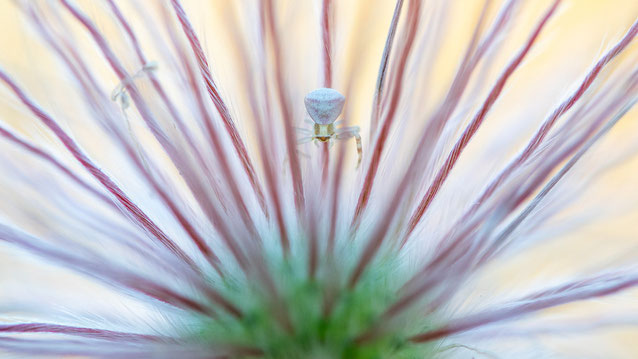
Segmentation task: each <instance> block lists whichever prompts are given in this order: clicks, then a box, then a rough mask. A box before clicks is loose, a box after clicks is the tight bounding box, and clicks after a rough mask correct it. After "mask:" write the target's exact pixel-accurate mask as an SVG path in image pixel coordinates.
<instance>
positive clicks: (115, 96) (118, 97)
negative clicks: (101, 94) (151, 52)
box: [111, 61, 157, 110]
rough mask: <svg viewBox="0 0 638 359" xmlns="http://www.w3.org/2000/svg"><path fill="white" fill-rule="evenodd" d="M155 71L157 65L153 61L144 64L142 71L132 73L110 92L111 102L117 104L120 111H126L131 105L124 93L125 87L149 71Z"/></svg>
mask: <svg viewBox="0 0 638 359" xmlns="http://www.w3.org/2000/svg"><path fill="white" fill-rule="evenodd" d="M155 70H157V63H156V62H155V61H152V62H149V63H147V64H144V66H143V67H142V69H140V70H139V71H137V72H136V73H134V74H133V75H131V76H129V77H127V78H125V79H124V80H122V81H121V82H120V83H119V84H118V85H117V86H116V87H115V89H113V91H112V92H111V100H112V101H115V102H119V103H120V106H121V107H122V110H126V109H127V108H128V107H129V106H130V105H131V99H130V98H129V95H128V93H127V92H126V86H128V85H129V84H131V83H133V81H134V80H135V79H138V78H140V77H143V76H144V75H146V74H147V73H148V72H150V71H155Z"/></svg>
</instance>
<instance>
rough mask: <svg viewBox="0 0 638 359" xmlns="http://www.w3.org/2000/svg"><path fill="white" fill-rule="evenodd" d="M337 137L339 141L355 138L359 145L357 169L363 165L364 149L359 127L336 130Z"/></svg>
mask: <svg viewBox="0 0 638 359" xmlns="http://www.w3.org/2000/svg"><path fill="white" fill-rule="evenodd" d="M335 137H336V138H337V139H338V140H346V139H348V138H351V137H354V139H355V141H356V143H357V155H358V159H357V167H356V168H359V165H361V157H363V149H362V146H361V136H360V135H359V126H352V127H341V128H337V129H336V130H335Z"/></svg>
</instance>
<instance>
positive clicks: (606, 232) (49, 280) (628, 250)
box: [0, 0, 638, 359]
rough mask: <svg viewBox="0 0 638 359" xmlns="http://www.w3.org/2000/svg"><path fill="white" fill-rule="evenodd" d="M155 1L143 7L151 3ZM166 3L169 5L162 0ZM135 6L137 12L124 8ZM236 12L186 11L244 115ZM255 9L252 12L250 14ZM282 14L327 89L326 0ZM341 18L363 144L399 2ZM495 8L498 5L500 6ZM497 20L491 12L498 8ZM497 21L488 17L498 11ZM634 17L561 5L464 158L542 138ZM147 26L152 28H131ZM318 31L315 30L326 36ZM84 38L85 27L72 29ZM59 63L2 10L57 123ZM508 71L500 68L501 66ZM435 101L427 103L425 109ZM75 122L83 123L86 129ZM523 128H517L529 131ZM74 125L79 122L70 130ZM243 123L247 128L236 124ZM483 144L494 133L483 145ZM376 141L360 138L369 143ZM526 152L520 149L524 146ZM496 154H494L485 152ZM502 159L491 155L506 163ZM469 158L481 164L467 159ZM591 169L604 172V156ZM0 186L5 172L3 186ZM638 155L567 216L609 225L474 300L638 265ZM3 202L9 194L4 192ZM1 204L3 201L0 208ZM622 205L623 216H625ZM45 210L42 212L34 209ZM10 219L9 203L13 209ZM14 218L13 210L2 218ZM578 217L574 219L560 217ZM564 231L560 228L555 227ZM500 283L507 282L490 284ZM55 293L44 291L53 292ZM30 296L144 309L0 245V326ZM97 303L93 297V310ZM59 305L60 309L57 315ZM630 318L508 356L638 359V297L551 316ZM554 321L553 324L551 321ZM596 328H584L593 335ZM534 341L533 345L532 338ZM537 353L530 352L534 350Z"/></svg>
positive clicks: (513, 266)
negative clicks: (600, 167) (604, 212)
mask: <svg viewBox="0 0 638 359" xmlns="http://www.w3.org/2000/svg"><path fill="white" fill-rule="evenodd" d="M154 1H156V0H149V1H148V2H146V1H141V3H145V4H146V3H148V4H152V3H153V2H154ZM157 1H159V0H157ZM523 2H524V3H525V5H524V6H523V7H522V8H521V11H520V13H519V14H518V17H517V21H516V22H515V24H514V26H513V27H512V29H511V32H510V33H509V35H508V36H507V38H505V39H503V43H502V44H501V46H502V47H501V51H500V52H499V53H498V54H497V55H496V56H495V57H494V58H493V61H495V62H497V63H503V64H504V63H506V61H508V59H509V58H510V57H511V55H512V54H513V53H514V52H515V51H516V50H517V49H518V48H519V47H520V45H521V43H522V42H523V41H524V39H525V38H526V37H527V34H528V32H529V29H530V27H531V26H532V25H533V24H534V23H535V22H536V21H537V19H538V18H539V16H540V14H541V13H542V12H543V11H544V9H545V8H546V7H547V5H548V4H549V3H550V1H547V0H526V1H523ZM77 3H78V4H81V5H82V7H83V9H85V10H86V11H87V12H88V13H89V14H90V15H91V16H94V17H95V19H97V23H98V24H99V25H100V27H101V28H102V29H103V30H104V31H105V32H109V31H114V28H113V23H112V22H111V20H109V19H105V18H101V16H102V15H101V14H102V13H103V6H102V5H100V1H99V0H78V1H77ZM119 3H121V4H122V5H123V6H124V7H125V8H126V7H127V5H130V4H129V1H119ZM238 3H240V1H228V0H208V1H204V0H190V1H186V0H185V1H184V5H185V8H186V11H187V13H189V15H190V16H191V19H192V21H193V22H194V25H195V28H196V29H197V30H198V31H199V32H200V35H201V37H202V39H203V41H205V44H204V46H205V48H206V49H207V52H208V54H209V58H210V59H211V60H212V67H213V69H214V72H215V75H216V76H217V77H218V79H219V83H220V84H221V87H222V88H223V90H224V92H225V93H226V96H227V98H228V99H229V101H230V102H231V104H232V106H233V107H234V108H235V109H239V110H237V111H238V112H239V115H240V116H241V111H242V108H246V99H245V98H242V95H241V94H242V89H241V78H240V77H238V75H237V74H238V73H241V69H240V68H239V65H238V63H239V62H238V61H237V60H236V58H237V56H238V53H237V48H236V46H235V44H234V41H235V40H234V39H235V36H237V35H238V34H241V33H238V32H237V31H238V29H241V27H238V25H237V22H238V21H239V22H240V23H241V24H244V23H243V22H242V21H244V20H245V19H242V15H243V14H242V13H241V9H242V7H241V6H236V5H237V4H238ZM242 3H249V2H242ZM276 3H278V4H281V6H280V7H279V9H280V14H279V16H280V20H281V24H282V25H281V26H282V27H283V29H284V33H285V38H286V41H285V43H284V48H285V50H284V51H285V55H286V61H287V69H288V71H290V72H291V73H293V74H295V75H294V76H291V78H290V79H289V81H293V82H295V86H296V88H297V89H298V90H299V98H302V97H303V95H304V94H305V93H306V92H307V91H309V90H311V89H313V88H314V87H317V86H316V84H317V81H318V79H319V77H320V75H321V74H320V73H319V70H318V69H319V64H320V58H318V57H316V56H310V55H309V54H313V55H314V54H316V53H317V52H316V47H317V46H318V45H317V44H318V41H319V38H318V37H317V34H316V27H315V26H316V21H317V19H316V15H317V13H318V12H319V6H318V4H317V2H316V1H310V0H290V1H287V2H285V1H281V0H279V1H276ZM335 3H337V4H338V5H337V6H336V19H337V21H336V24H335V31H336V34H337V35H336V43H335V53H334V62H335V86H334V87H336V88H343V87H344V86H345V84H346V82H347V81H348V79H349V78H352V80H353V81H354V82H353V83H354V91H353V95H352V96H351V97H350V98H348V106H349V111H351V114H352V118H353V119H358V120H355V122H358V123H359V125H361V127H362V133H364V134H365V133H367V126H366V120H367V119H368V118H369V113H370V112H369V111H370V106H369V104H370V101H371V96H372V91H371V88H372V87H373V86H374V82H375V81H376V71H377V68H378V61H379V58H380V54H381V51H382V49H383V44H384V41H385V34H386V30H387V27H388V23H389V21H390V19H391V15H392V9H393V6H394V1H390V0H360V1H356V0H340V1H335ZM481 4H482V1H474V0H457V1H454V5H453V6H452V9H451V12H450V13H449V14H448V17H447V19H446V20H445V21H446V23H445V24H446V25H445V31H446V33H445V36H444V37H443V38H442V39H443V41H442V42H441V43H440V44H438V47H437V48H436V52H437V55H438V60H437V61H436V68H435V69H434V70H433V71H432V72H431V81H430V82H428V83H423V84H416V87H419V86H426V87H427V89H428V93H430V94H431V96H432V98H437V97H438V96H440V94H441V92H442V91H444V89H445V86H446V85H447V83H448V81H449V79H450V76H451V74H452V73H453V71H454V68H455V66H456V64H457V62H456V60H455V59H457V58H458V57H459V56H460V55H461V54H462V52H463V50H464V46H465V44H466V42H467V39H468V38H469V37H470V35H471V33H470V30H471V29H472V27H473V26H474V23H475V21H476V18H477V14H478V11H479V9H480V6H481ZM493 8H494V6H493ZM493 10H494V9H493ZM493 12H494V11H492V13H493ZM636 18H638V2H637V1H636V0H565V1H564V3H563V5H562V6H561V10H560V12H559V14H558V15H557V16H555V18H554V19H552V21H551V23H550V25H549V26H548V27H547V28H546V30H545V31H544V32H543V35H542V37H541V40H540V42H539V44H538V45H537V46H536V47H535V49H534V51H533V53H532V54H531V56H530V57H529V58H528V59H527V60H526V63H525V64H524V66H522V67H521V69H520V70H519V71H517V73H516V74H515V76H514V77H513V78H512V80H511V82H510V86H508V88H507V89H506V91H505V93H504V94H503V96H502V97H501V99H500V100H499V102H498V103H497V105H496V106H495V108H494V109H493V110H492V112H491V114H490V117H489V119H488V121H487V123H486V125H485V127H486V129H485V130H484V131H483V132H480V133H479V135H477V138H476V139H475V140H473V142H472V144H471V145H470V147H468V150H467V152H469V153H472V149H473V148H477V149H478V148H489V146H490V139H491V138H492V137H490V136H493V135H494V133H497V132H496V131H499V129H501V128H502V129H504V130H503V131H501V133H507V128H508V126H528V127H529V131H530V133H531V131H533V130H534V129H535V128H536V126H537V125H538V123H540V121H541V120H542V119H543V118H544V117H545V116H546V115H547V114H548V113H549V112H550V110H551V109H552V108H553V106H554V105H555V104H556V103H557V101H558V99H560V98H561V97H564V95H565V94H566V93H567V91H568V90H569V89H571V88H572V87H571V86H573V84H574V83H576V82H577V81H579V79H581V78H582V76H583V74H584V72H585V71H586V70H587V69H588V67H589V66H591V65H592V64H593V63H594V61H595V60H596V59H597V58H598V57H599V56H600V55H601V54H602V53H603V52H604V51H606V49H608V48H609V47H610V45H611V44H613V43H615V42H616V41H617V40H618V39H619V38H620V36H622V34H623V33H624V32H625V31H626V29H627V28H628V27H629V26H630V25H631V23H632V22H633V21H634V20H635V19H636ZM133 25H134V26H139V27H143V24H141V23H140V24H136V23H134V24H133ZM317 26H318V25H317ZM76 30H77V29H76ZM79 39H80V40H81V42H82V43H79V44H78V46H87V48H89V49H93V46H92V44H91V43H90V42H89V41H88V40H87V38H86V37H79ZM635 42H636V43H634V44H633V45H632V46H631V47H630V49H629V50H628V51H627V52H626V53H625V55H623V58H627V59H634V60H635V59H637V58H638V57H637V56H636V55H637V54H638V46H637V45H638V41H635ZM102 62H103V60H102V59H100V58H98V57H96V71H98V72H100V73H102V76H103V78H104V80H105V81H107V82H108V81H110V83H112V86H113V87H115V86H116V83H117V82H116V80H115V79H114V78H113V75H112V74H111V73H110V72H108V71H106V67H105V66H103V64H102ZM52 63H53V62H52V58H51V56H50V55H49V53H48V51H47V50H46V48H44V47H43V46H42V45H41V44H40V43H39V42H38V41H37V39H36V36H35V35H34V32H33V31H31V30H30V29H29V28H28V25H27V24H26V23H25V22H24V20H23V17H22V16H21V15H20V13H19V11H18V10H17V9H16V8H15V6H14V5H13V3H12V1H9V0H0V65H1V66H3V67H4V68H6V69H7V70H8V71H10V72H11V73H12V74H13V75H14V77H15V78H17V79H19V82H21V83H22V84H23V85H25V87H26V88H27V89H28V90H29V91H30V92H32V93H33V94H34V96H35V97H36V98H37V99H38V100H40V101H41V103H42V104H43V105H44V106H45V107H46V108H48V109H50V110H51V111H52V112H53V113H56V111H60V112H63V111H62V109H65V108H69V106H73V100H74V99H73V98H69V97H68V96H65V86H66V84H65V83H64V78H63V77H62V76H60V74H58V73H56V68H55V67H54V66H52ZM495 68H497V69H498V68H499V66H495ZM6 94H7V92H6V91H4V89H2V90H0V121H2V122H6V123H9V124H11V125H12V126H14V127H15V128H16V129H17V130H19V131H20V132H21V133H23V134H24V135H25V136H31V137H34V138H39V140H42V141H44V140H46V137H47V135H45V134H43V133H42V132H41V130H40V128H39V127H38V126H36V125H34V123H33V121H32V120H30V119H29V116H28V114H27V113H26V111H25V110H24V109H22V108H21V107H20V106H16V105H15V103H16V102H15V100H13V98H12V97H10V96H7V95H6ZM431 104H432V101H427V100H424V106H431ZM519 106H524V107H525V108H526V109H529V113H527V114H526V117H525V118H524V119H521V118H519V117H512V116H510V113H513V112H515V110H516V108H517V107H519ZM76 120H77V119H76ZM517 120H524V122H523V124H522V125H521V121H518V122H517ZM68 121H69V122H72V121H73V120H72V119H68ZM239 122H240V123H241V120H240V121H239ZM481 134H484V135H481ZM75 135H76V137H78V138H79V139H80V141H81V142H82V143H83V145H85V146H86V147H87V148H88V149H89V152H90V153H92V154H93V155H95V156H97V157H99V156H101V152H100V151H101V148H100V139H99V138H94V137H91V134H90V133H75ZM367 142H368V140H367V139H366V138H364V144H365V143H367ZM521 144H522V142H521ZM485 146H487V147H485ZM601 146H602V147H605V146H609V148H623V149H626V150H627V151H628V153H631V151H632V150H633V152H634V153H635V152H636V150H638V111H637V110H636V109H634V110H633V111H632V112H631V113H629V114H628V115H627V116H626V118H625V119H624V120H622V122H621V124H620V125H619V126H618V127H617V128H616V129H614V130H613V132H612V133H611V134H610V136H608V137H607V138H606V139H605V140H604V143H602V144H601ZM499 155H501V154H500V153H495V154H494V156H499ZM470 156H471V155H470ZM589 160H593V161H605V160H606V157H605V156H604V152H602V154H600V155H598V157H594V158H590V159H589ZM0 175H1V174H0ZM637 183H638V156H631V155H628V156H627V157H626V158H624V160H623V161H622V162H621V163H617V164H614V166H613V167H611V168H610V169H609V171H607V172H606V173H605V174H603V175H601V176H599V177H597V179H596V181H594V182H593V183H591V184H590V185H591V186H590V188H589V189H588V190H587V191H584V192H583V193H582V197H581V198H580V199H579V200H577V201H576V202H574V204H573V205H572V206H570V211H574V212H578V211H579V209H580V208H589V207H591V206H594V207H595V206H597V205H598V204H600V203H602V202H604V203H605V204H606V205H607V206H608V207H610V208H612V209H615V210H614V211H610V212H609V214H608V216H606V217H605V218H599V217H597V218H587V213H586V212H585V213H580V215H582V218H583V219H582V220H581V221H580V222H577V225H574V226H573V228H571V229H570V230H569V231H567V232H566V233H558V234H557V235H556V238H555V240H554V241H551V242H545V243H543V244H540V245H535V246H532V247H530V248H529V249H528V250H527V252H526V253H525V255H519V256H516V257H513V258H511V260H508V261H506V263H500V264H499V266H498V267H494V268H490V269H488V271H487V273H486V274H485V277H486V278H490V281H489V283H488V282H480V281H479V282H477V284H476V285H475V286H476V288H472V289H468V291H469V292H470V293H471V294H470V295H476V296H481V295H482V293H488V292H489V294H494V293H503V296H508V295H510V294H509V293H513V292H525V289H526V288H530V287H534V286H537V285H539V284H542V283H547V284H551V283H555V282H558V281H560V279H564V278H570V277H571V276H573V275H575V274H578V273H586V272H587V271H588V270H592V269H596V268H604V267H606V266H607V265H608V264H609V263H616V264H618V263H632V262H635V261H636V260H637V259H638V229H637V223H638V186H637V185H636V184H637ZM4 190H5V191H6V190H7V188H5V189H4ZM0 199H1V200H4V197H0ZM616 203H617V205H616ZM33 205H34V206H37V205H38V204H37V203H33ZM5 206H7V207H10V206H11V204H10V203H5ZM5 208H6V207H5ZM566 214H569V212H566V213H562V214H561V215H566ZM558 220H560V217H559V219H558ZM494 278H498V280H497V281H494ZM43 284H46V285H43ZM51 285H54V286H59V288H64V290H60V291H58V292H56V293H55V294H53V295H47V296H45V293H48V292H47V291H46V287H47V286H51ZM21 296H28V297H29V298H30V300H35V302H37V300H40V301H43V302H46V303H47V304H49V305H51V303H53V304H52V305H61V306H62V305H68V303H74V304H73V306H74V307H75V308H78V309H79V311H80V312H82V311H83V310H86V311H87V312H89V311H90V310H91V308H95V307H101V308H108V306H110V305H114V303H118V305H125V306H127V307H128V308H129V309H130V310H132V311H134V310H135V304H134V303H133V302H126V304H121V303H123V302H124V301H125V299H123V298H122V297H121V296H120V295H116V294H111V293H110V291H109V290H108V289H107V288H104V287H102V286H99V285H95V284H92V283H91V282H90V281H88V280H86V279H84V278H83V277H80V276H77V275H75V274H71V273H69V272H68V271H64V270H58V269H55V268H54V267H51V266H48V265H45V264H43V263H42V262H41V261H40V260H39V259H37V258H31V257H28V256H24V255H19V256H18V254H17V253H16V252H15V251H13V250H12V249H10V248H8V247H7V246H3V245H0V321H5V320H6V321H11V320H12V319H13V318H21V313H19V312H15V311H13V309H12V308H13V307H12V303H15V301H16V300H19V298H20V297H21ZM96 297H97V298H99V299H97V300H96V299H95V298H96ZM56 303H57V304H56ZM619 310H621V311H622V312H626V314H627V317H626V318H625V319H626V321H627V322H628V323H626V324H625V325H621V326H618V327H615V328H599V329H595V330H583V331H579V330H578V329H579V328H576V327H574V328H566V329H571V330H567V331H566V332H565V333H561V334H558V335H552V336H550V335H543V334H538V336H537V337H535V338H533V340H530V338H522V339H521V338H512V339H511V340H510V339H508V340H506V341H504V342H503V346H507V347H516V346H524V345H530V346H534V345H542V346H546V347H548V348H551V349H552V350H555V351H556V352H557V353H559V354H566V353H572V354H573V355H574V357H577V358H628V359H629V358H636V357H638V340H637V339H638V292H637V291H633V292H627V293H623V294H621V295H616V296H612V297H608V298H604V299H601V300H591V301H587V302H585V303H579V304H574V305H566V306H562V307H559V308H556V309H554V310H552V311H550V313H548V314H554V315H555V314H557V313H558V314H559V315H565V316H566V317H569V316H570V315H572V314H578V313H586V314H588V315H592V314H593V313H600V314H601V315H604V314H605V313H608V312H611V311H613V312H618V311H619ZM553 318H554V319H556V317H555V316H554V317H553ZM586 324H587V323H583V326H586ZM523 339H524V340H523ZM530 342H533V344H530Z"/></svg>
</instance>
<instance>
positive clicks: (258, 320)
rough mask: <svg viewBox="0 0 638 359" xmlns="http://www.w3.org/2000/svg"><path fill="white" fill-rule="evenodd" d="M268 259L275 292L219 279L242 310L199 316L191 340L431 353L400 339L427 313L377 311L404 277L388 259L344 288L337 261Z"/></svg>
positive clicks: (279, 353)
mask: <svg viewBox="0 0 638 359" xmlns="http://www.w3.org/2000/svg"><path fill="white" fill-rule="evenodd" d="M271 263H272V262H271ZM275 263H276V264H275V265H274V266H272V267H273V270H272V271H271V273H273V280H274V281H275V283H276V287H277V296H278V298H277V299H273V296H272V293H267V292H268V291H267V290H264V289H263V288H261V287H260V286H258V285H256V284H254V283H250V284H248V283H246V282H245V281H232V280H226V281H225V282H224V284H223V285H222V286H223V288H221V290H222V291H223V292H224V293H225V295H226V297H227V298H229V299H230V300H231V301H232V302H233V303H234V304H236V305H237V306H239V308H240V309H241V310H242V312H243V316H242V317H241V318H236V317H230V316H223V315H222V316H220V317H219V318H217V319H206V320H202V321H201V323H200V324H199V326H198V328H199V330H198V331H197V333H196V334H195V336H196V340H197V341H198V342H204V343H211V345H213V346H219V347H224V346H225V347H231V348H237V351H238V352H241V351H242V350H243V349H246V350H247V351H248V352H250V350H252V349H258V351H259V352H261V353H262V354H260V355H259V357H264V358H273V359H274V358H276V359H279V358H355V359H359V358H361V359H364V358H365V359H368V358H370V359H372V358H428V357H431V356H432V354H433V353H434V348H435V346H434V344H414V343H411V342H409V341H408V339H407V338H409V336H410V334H414V333H416V332H419V331H422V330H423V329H427V328H429V327H431V326H432V319H431V318H428V317H426V316H424V314H423V313H419V312H414V313H408V315H404V316H402V317H401V318H403V319H400V318H399V319H398V320H393V321H392V323H389V322H388V323H384V322H383V321H382V320H381V319H380V318H381V316H382V314H383V312H384V311H385V310H386V309H387V308H388V307H389V305H391V304H392V303H393V302H394V301H395V300H396V299H397V291H398V289H399V288H398V283H404V282H405V281H404V280H403V281H402V280H400V279H401V278H397V277H399V275H398V274H397V273H396V271H394V270H392V269H391V266H389V265H374V266H372V267H370V268H369V270H368V271H366V273H365V274H364V275H363V276H362V278H361V280H360V281H359V282H358V284H357V285H356V286H355V287H354V288H348V287H347V286H345V285H343V282H344V280H343V278H340V275H339V274H338V273H345V272H344V271H340V270H341V269H344V270H345V268H340V266H339V265H338V264H334V263H333V265H332V266H329V265H324V266H320V270H319V271H318V272H317V275H316V276H315V277H314V278H311V277H310V276H309V275H308V270H307V268H302V267H303V265H302V264H301V263H299V264H294V263H291V261H288V260H277V261H275ZM342 263H343V262H342ZM335 268H336V270H335ZM326 269H330V273H327V270H326ZM403 279H404V278H403ZM217 287H218V286H217ZM409 314H413V315H409ZM405 318H409V319H405ZM286 323H289V324H290V325H289V326H287V325H286ZM372 328H378V329H380V330H378V331H377V332H376V334H375V335H374V336H373V337H372V339H369V338H368V339H366V340H361V336H362V334H364V333H367V332H369V331H370V330H371V329H372ZM240 357H241V355H240ZM247 357H248V355H247Z"/></svg>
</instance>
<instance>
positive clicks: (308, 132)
mask: <svg viewBox="0 0 638 359" xmlns="http://www.w3.org/2000/svg"><path fill="white" fill-rule="evenodd" d="M293 128H294V129H295V131H297V132H299V133H302V134H308V135H309V134H312V130H311V129H309V128H305V127H293Z"/></svg>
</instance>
